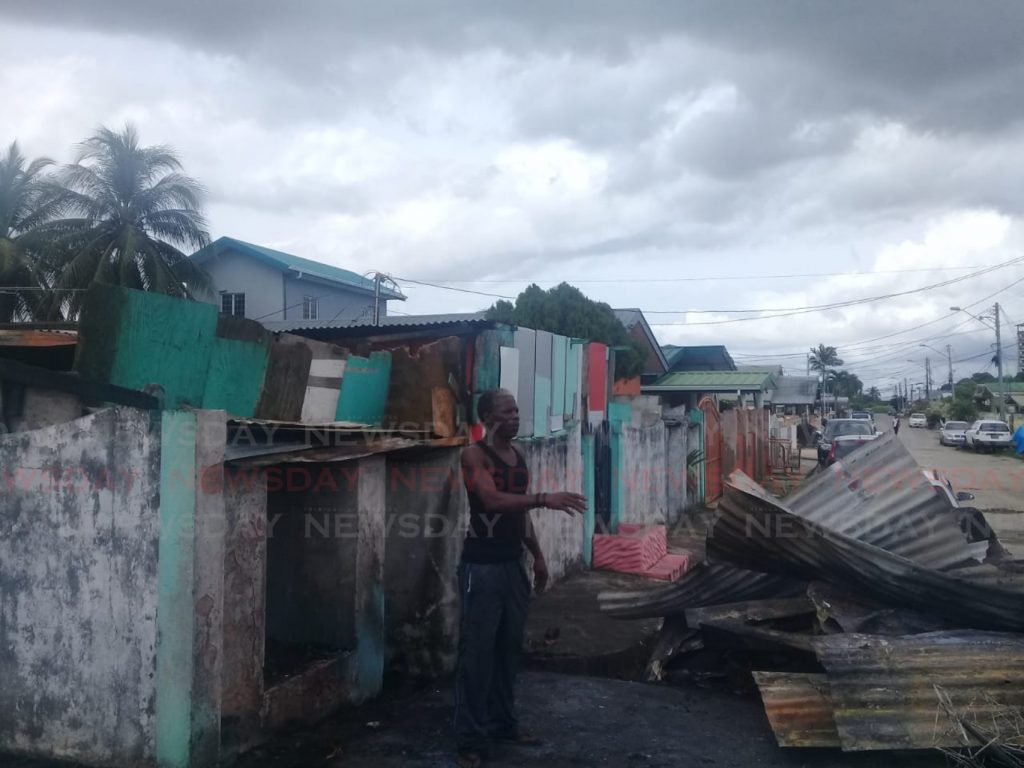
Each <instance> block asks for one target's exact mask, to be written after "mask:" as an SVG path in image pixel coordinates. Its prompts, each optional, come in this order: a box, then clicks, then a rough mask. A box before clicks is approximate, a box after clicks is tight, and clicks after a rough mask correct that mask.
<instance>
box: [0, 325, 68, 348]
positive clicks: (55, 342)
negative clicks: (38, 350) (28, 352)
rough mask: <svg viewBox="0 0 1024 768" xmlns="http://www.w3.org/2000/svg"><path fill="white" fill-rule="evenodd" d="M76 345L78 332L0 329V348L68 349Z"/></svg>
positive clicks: (54, 329) (56, 329)
mask: <svg viewBox="0 0 1024 768" xmlns="http://www.w3.org/2000/svg"><path fill="white" fill-rule="evenodd" d="M77 343H78V331H72V330H66V329H60V328H14V327H10V326H8V327H6V328H0V347H68V346H74V345H75V344H77Z"/></svg>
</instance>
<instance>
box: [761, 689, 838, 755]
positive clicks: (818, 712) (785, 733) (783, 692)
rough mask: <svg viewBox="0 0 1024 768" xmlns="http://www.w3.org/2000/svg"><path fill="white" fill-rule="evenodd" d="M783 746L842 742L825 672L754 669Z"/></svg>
mask: <svg viewBox="0 0 1024 768" xmlns="http://www.w3.org/2000/svg"><path fill="white" fill-rule="evenodd" d="M754 682H756V683H757V687H758V688H759V689H760V691H761V700H762V701H763V702H764V711H765V714H766V715H768V723H769V724H770V725H771V727H772V730H773V731H774V732H775V740H776V741H777V742H778V744H779V746H780V747H838V746H842V742H840V740H839V732H838V731H837V730H836V721H835V717H834V716H833V714H832V696H831V693H830V691H829V685H828V679H827V678H826V676H825V675H815V674H807V673H787V672H754Z"/></svg>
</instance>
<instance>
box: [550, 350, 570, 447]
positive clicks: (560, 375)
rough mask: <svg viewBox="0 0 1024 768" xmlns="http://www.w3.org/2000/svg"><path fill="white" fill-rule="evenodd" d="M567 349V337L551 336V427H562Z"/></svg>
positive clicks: (556, 428) (553, 429)
mask: <svg viewBox="0 0 1024 768" xmlns="http://www.w3.org/2000/svg"><path fill="white" fill-rule="evenodd" d="M568 350H569V339H567V338H566V337H565V336H552V337H551V429H552V431H556V432H557V431H558V430H560V429H561V428H562V423H563V418H564V414H565V358H566V355H567V354H568Z"/></svg>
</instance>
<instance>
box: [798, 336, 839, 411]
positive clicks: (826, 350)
mask: <svg viewBox="0 0 1024 768" xmlns="http://www.w3.org/2000/svg"><path fill="white" fill-rule="evenodd" d="M807 362H808V364H809V365H810V367H811V370H814V371H817V372H818V373H820V374H821V406H822V412H823V413H824V411H826V410H827V409H826V408H825V400H826V396H827V394H828V382H829V380H830V379H832V378H834V376H835V374H834V369H835V368H838V367H839V366H840V365H842V364H843V361H842V359H841V358H840V357H839V352H838V351H837V350H836V348H835V347H829V346H826V345H824V344H819V345H818V347H817V349H815V348H814V347H811V350H810V355H808V357H807Z"/></svg>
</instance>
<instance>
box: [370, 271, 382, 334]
mask: <svg viewBox="0 0 1024 768" xmlns="http://www.w3.org/2000/svg"><path fill="white" fill-rule="evenodd" d="M383 280H384V275H382V274H381V273H380V272H374V274H373V324H374V325H380V284H381V281H383Z"/></svg>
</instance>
